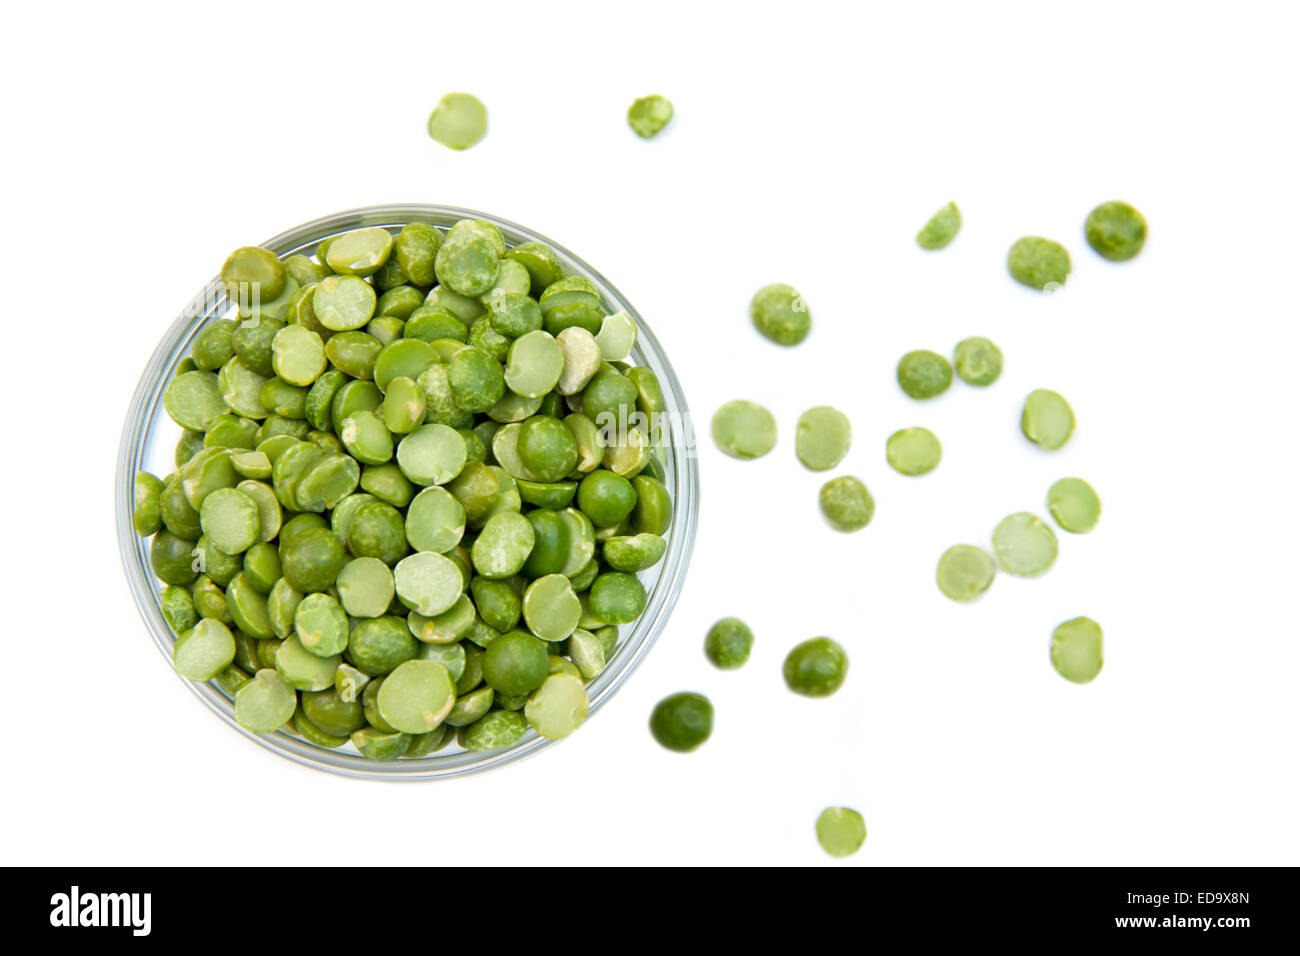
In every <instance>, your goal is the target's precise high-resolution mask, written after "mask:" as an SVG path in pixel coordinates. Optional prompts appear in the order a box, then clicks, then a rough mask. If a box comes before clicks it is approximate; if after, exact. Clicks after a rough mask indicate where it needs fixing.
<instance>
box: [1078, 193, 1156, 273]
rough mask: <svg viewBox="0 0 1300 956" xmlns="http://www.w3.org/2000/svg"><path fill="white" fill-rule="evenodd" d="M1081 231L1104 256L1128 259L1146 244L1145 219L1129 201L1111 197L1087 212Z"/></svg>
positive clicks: (1105, 257)
mask: <svg viewBox="0 0 1300 956" xmlns="http://www.w3.org/2000/svg"><path fill="white" fill-rule="evenodd" d="M1083 233H1084V237H1085V238H1086V239H1087V240H1088V245H1090V246H1092V248H1093V249H1094V250H1095V251H1096V253H1097V254H1098V255H1099V256H1101V257H1102V258H1103V259H1109V260H1110V261H1111V262H1127V261H1128V260H1129V259H1132V258H1133V257H1134V256H1136V255H1137V254H1138V253H1139V252H1141V251H1142V247H1143V246H1144V245H1146V241H1147V221H1146V218H1145V217H1144V216H1143V215H1142V213H1140V212H1138V211H1137V210H1136V209H1134V208H1133V207H1132V206H1130V205H1129V204H1128V203H1126V202H1120V201H1119V200H1112V201H1111V202H1104V203H1102V204H1101V205H1100V206H1098V207H1097V208H1096V209H1094V210H1093V211H1092V212H1090V213H1088V219H1087V221H1086V222H1085V223H1084V225H1083Z"/></svg>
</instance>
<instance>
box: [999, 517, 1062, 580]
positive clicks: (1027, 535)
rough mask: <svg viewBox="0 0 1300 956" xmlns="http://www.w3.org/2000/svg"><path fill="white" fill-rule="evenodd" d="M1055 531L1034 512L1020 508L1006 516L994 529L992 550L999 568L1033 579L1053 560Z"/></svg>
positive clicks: (1054, 555)
mask: <svg viewBox="0 0 1300 956" xmlns="http://www.w3.org/2000/svg"><path fill="white" fill-rule="evenodd" d="M1056 550H1057V546H1056V534H1055V532H1053V531H1052V529H1051V527H1049V526H1048V524H1047V522H1045V521H1043V520H1042V519H1041V518H1039V517H1038V516H1037V515H1033V514H1030V513H1029V512H1027V511H1020V512H1017V513H1016V514H1013V515H1008V516H1007V517H1005V518H1003V519H1002V520H1001V521H1000V522H998V526H997V527H996V528H995V529H993V553H994V554H995V555H996V556H997V559H998V564H1000V565H1001V566H1002V570H1003V571H1006V572H1007V573H1008V574H1014V575H1016V576H1017V577H1022V578H1032V577H1036V576H1038V575H1040V574H1043V573H1044V572H1046V571H1047V570H1048V569H1049V568H1050V567H1051V566H1052V565H1053V564H1054V563H1055V562H1056Z"/></svg>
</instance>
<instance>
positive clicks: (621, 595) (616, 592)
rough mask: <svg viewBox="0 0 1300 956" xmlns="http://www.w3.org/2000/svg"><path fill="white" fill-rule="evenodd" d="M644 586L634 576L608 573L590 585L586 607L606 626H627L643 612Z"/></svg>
mask: <svg viewBox="0 0 1300 956" xmlns="http://www.w3.org/2000/svg"><path fill="white" fill-rule="evenodd" d="M645 604H646V593H645V586H644V585H642V584H641V582H640V581H639V580H638V579H637V576H636V575H635V574H628V573H626V572H624V571H608V572H606V573H605V574H602V575H600V576H599V577H598V578H596V580H595V581H594V582H593V583H592V585H591V591H590V593H589V594H588V606H589V607H590V608H591V613H592V614H594V615H595V616H596V617H598V618H600V620H602V621H604V622H605V623H606V624H628V623H630V622H632V621H635V620H636V619H637V618H638V617H640V616H641V612H642V611H644V610H645Z"/></svg>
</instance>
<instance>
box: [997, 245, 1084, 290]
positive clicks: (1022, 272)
mask: <svg viewBox="0 0 1300 956" xmlns="http://www.w3.org/2000/svg"><path fill="white" fill-rule="evenodd" d="M1007 271H1009V272H1010V273H1011V278H1013V279H1015V280H1016V281H1017V282H1019V283H1020V284H1021V285H1027V286H1029V288H1031V289H1038V290H1039V291H1040V292H1054V291H1055V290H1057V289H1059V288H1060V287H1061V286H1063V285H1065V280H1066V279H1068V278H1069V277H1070V254H1069V253H1068V252H1066V251H1065V246H1063V245H1061V244H1060V243H1059V242H1054V241H1052V240H1051V239H1044V238H1043V237H1041V236H1025V237H1023V238H1021V239H1017V240H1016V242H1015V245H1013V246H1012V247H1011V251H1010V252H1008V253H1007Z"/></svg>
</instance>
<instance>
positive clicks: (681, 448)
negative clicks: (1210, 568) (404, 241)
mask: <svg viewBox="0 0 1300 956" xmlns="http://www.w3.org/2000/svg"><path fill="white" fill-rule="evenodd" d="M466 218H470V219H483V220H486V221H488V222H491V223H493V224H494V225H496V226H497V228H499V229H500V230H501V232H502V234H503V235H504V236H505V239H506V242H507V243H508V244H509V245H511V246H514V245H516V244H518V243H520V242H528V241H534V242H540V243H544V244H545V245H546V246H548V247H549V248H550V249H552V250H553V251H554V252H555V254H556V256H557V257H558V258H559V260H560V262H561V263H562V264H563V265H564V267H565V268H566V269H568V270H569V271H571V272H574V273H576V274H578V275H582V276H585V277H586V278H588V279H590V280H591V281H592V282H593V283H594V284H595V286H596V288H597V290H598V291H599V292H600V295H601V299H602V301H603V303H604V304H605V305H606V306H608V307H611V308H612V309H615V310H617V309H625V310H626V311H627V312H628V313H629V314H630V315H631V316H633V318H634V319H635V320H636V322H637V326H638V329H639V334H638V340H637V346H636V349H635V351H634V353H633V358H634V359H635V360H636V361H637V363H638V364H644V365H647V366H649V367H650V368H651V369H652V370H653V371H654V372H655V374H656V376H657V377H658V379H659V383H660V385H661V387H662V388H663V391H664V396H665V398H666V401H667V405H668V408H669V410H670V412H671V413H674V416H675V417H673V418H670V420H669V429H668V430H669V434H670V441H669V442H668V443H667V444H666V448H667V451H668V454H669V458H670V462H669V466H670V467H669V469H668V470H669V477H670V485H671V487H670V489H669V490H670V492H671V493H672V496H673V510H674V517H673V526H672V528H671V529H670V533H669V544H668V550H667V553H666V554H665V556H664V558H663V561H662V563H661V568H660V570H659V574H658V578H657V580H656V581H655V582H654V585H653V586H652V588H651V589H650V593H649V596H648V600H647V604H646V610H645V612H644V613H643V614H642V615H641V617H640V618H638V619H637V621H636V622H634V626H633V629H632V631H631V633H630V634H626V635H623V636H621V639H620V643H619V649H618V652H617V654H616V655H615V657H614V659H613V660H612V661H611V662H610V664H609V666H607V667H606V669H605V670H604V671H603V672H602V673H601V674H600V675H599V676H598V677H597V678H596V679H595V680H594V681H593V682H592V683H591V684H590V686H589V688H588V689H589V691H590V695H591V710H590V713H589V717H588V719H590V717H591V715H594V714H595V712H596V711H597V710H599V709H600V707H601V706H602V705H603V704H604V703H605V702H606V701H608V700H609V699H610V697H612V696H613V694H614V693H615V692H616V691H617V690H618V688H619V687H621V686H622V684H623V682H624V681H625V680H627V678H628V677H629V676H630V675H631V673H632V671H633V670H635V669H636V667H637V665H638V664H639V663H640V662H641V660H642V658H643V657H644V656H645V654H646V653H647V652H648V651H649V650H650V648H651V646H652V645H653V644H654V642H655V640H656V639H657V638H658V636H659V634H660V633H661V632H662V631H663V629H664V627H665V625H666V624H667V621H668V617H669V615H670V614H671V613H672V610H673V607H674V605H675V604H676V602H677V597H678V595H679V594H680V592H681V587H682V585H683V583H684V582H685V578H686V570H687V566H688V564H689V563H690V556H691V550H692V548H693V546H694V543H695V531H696V523H697V517H698V501H699V474H698V470H697V463H696V460H695V455H694V448H693V436H692V435H691V434H689V431H690V424H689V423H690V416H689V410H688V408H687V405H686V398H685V395H684V394H683V392H682V387H681V383H680V382H679V381H678V379H677V376H676V374H675V372H674V371H673V369H672V366H671V365H670V364H669V363H668V359H667V356H666V355H665V353H664V351H663V348H662V347H661V346H660V344H659V342H658V340H657V339H656V338H655V336H654V333H653V332H652V331H651V329H650V328H649V326H648V325H647V324H646V323H645V321H644V320H643V319H642V318H641V316H640V315H639V314H638V313H637V311H636V310H635V309H634V308H633V307H632V305H631V303H629V302H628V301H627V300H626V299H625V298H624V297H623V295H622V293H620V292H619V291H618V290H617V289H616V288H615V287H614V286H613V285H612V284H610V282H609V281H608V280H607V279H605V278H604V276H602V275H601V274H600V273H599V272H597V271H596V270H595V269H593V268H592V267H591V266H590V265H588V264H587V263H586V262H585V261H584V260H582V259H581V258H579V257H578V256H576V255H574V254H573V253H572V252H570V251H569V250H567V249H565V248H564V247H563V246H561V245H560V244H558V243H557V242H555V241H554V240H552V239H548V238H547V237H546V236H543V235H541V234H540V233H536V232H534V231H532V230H531V229H527V228H525V227H524V226H520V225H518V224H516V223H513V222H510V221H509V220H505V219H501V218H500V217H498V216H494V215H491V214H488V213H484V212H479V211H477V210H472V209H462V208H458V207H455V206H441V205H425V204H392V205H382V206H365V207H360V208H357V209H350V210H346V211H344V212H340V213H336V214H334V215H331V216H325V217H323V218H321V219H316V220H313V221H312V222H308V223H304V224H303V225H300V226H297V227H295V228H293V229H290V230H288V231H287V232H283V233H281V234H280V235H278V236H275V237H273V238H271V239H268V240H267V241H266V242H263V243H261V245H262V246H263V247H264V248H267V249H270V250H271V251H273V252H275V253H276V254H277V255H280V256H286V255H290V254H293V253H295V252H299V251H304V250H305V251H310V250H311V249H312V248H314V247H315V245H316V244H317V243H318V242H320V241H321V240H323V239H326V238H328V237H329V236H333V235H337V234H338V233H340V232H345V231H347V230H349V229H356V228H359V227H361V226H371V225H379V226H389V227H393V226H400V225H402V224H405V223H407V222H411V221H417V220H418V221H423V222H431V223H434V224H436V225H439V226H443V227H446V226H449V225H451V224H452V223H454V222H455V221H457V220H459V219H466ZM228 306H229V303H228V302H227V300H225V298H224V293H223V292H222V287H221V283H220V281H219V278H218V277H214V278H212V279H211V280H210V281H209V282H208V283H207V285H206V286H204V288H203V290H202V291H200V292H199V294H198V295H197V296H195V298H194V299H193V300H192V301H191V302H190V304H189V305H188V306H187V307H186V308H185V309H184V310H183V311H182V312H181V314H180V315H179V316H178V317H177V318H176V320H175V321H174V322H173V323H172V325H171V327H170V328H169V329H168V330H167V332H166V333H165V334H164V336H163V338H162V340H161V341H160V342H159V343H158V346H157V348H156V349H155V350H154V352H153V355H152V356H151V357H150V359H149V363H148V365H147V366H146V368H145V371H144V374H143V375H142V376H141V377H140V381H139V384H138V385H137V386H136V389H135V393H134V394H133V395H132V397H131V404H130V407H129V409H128V411H127V416H126V422H125V424H124V426H123V429H122V440H121V445H120V447H119V450H118V459H117V477H116V487H115V494H116V497H117V501H116V514H117V537H118V545H119V548H120V551H121V556H122V565H123V569H124V571H125V573H126V578H127V583H128V585H129V586H130V589H131V593H132V596H133V598H134V599H135V604H136V608H137V609H138V610H139V612H140V616H141V618H142V619H143V620H144V623H145V626H146V628H147V629H148V630H149V634H150V636H151V637H152V638H153V641H154V644H155V645H156V646H157V648H158V651H159V652H160V653H161V654H162V655H163V657H164V658H165V659H166V661H167V664H168V667H169V668H170V666H171V654H172V642H173V640H174V636H173V635H172V632H171V629H170V628H169V627H168V625H167V622H166V620H165V619H164V618H163V616H162V611H161V608H160V606H159V603H158V593H159V592H158V585H157V582H156V579H155V578H154V576H153V572H152V569H151V568H150V566H149V558H148V547H147V543H146V541H145V539H143V538H140V537H139V536H138V535H137V534H136V533H135V530H134V528H133V526H132V515H131V512H132V503H131V499H132V484H133V479H134V476H135V474H136V473H137V472H138V471H140V470H141V467H142V463H143V461H144V459H145V458H146V457H147V455H148V453H149V451H150V448H151V445H152V442H153V439H154V434H153V433H154V428H153V425H154V423H155V422H157V421H158V420H159V416H160V415H162V414H165V413H163V412H162V411H161V401H162V389H163V386H164V385H165V384H166V381H167V379H168V378H169V377H170V375H171V372H172V370H173V369H174V368H175V366H176V363H177V362H179V361H180V359H181V358H182V357H184V356H185V355H186V354H188V351H189V347H190V344H191V343H192V341H193V339H194V337H195V335H196V334H197V333H198V331H199V329H201V328H202V327H203V326H204V325H205V324H206V323H207V322H208V321H209V320H210V319H212V318H215V317H216V316H218V315H221V314H223V313H224V312H225V311H226V310H227V309H228ZM682 423H685V425H684V426H683V424H682ZM683 428H684V429H685V431H686V432H687V434H685V435H683ZM624 626H625V627H626V625H624ZM173 673H174V672H173ZM176 679H177V680H181V681H183V682H184V683H185V684H186V685H187V686H188V687H189V689H190V691H191V692H192V693H193V694H194V695H195V696H196V697H198V699H199V700H201V701H202V702H203V703H204V704H205V705H206V706H207V708H208V709H209V710H211V711H212V712H213V713H215V714H216V715H217V716H218V717H220V718H221V719H222V720H224V721H225V722H226V723H227V724H229V725H230V726H231V727H233V728H234V729H235V730H237V731H239V732H240V733H241V734H243V735H244V736H245V737H248V738H249V739H251V740H253V741H254V742H256V743H257V744H259V745H260V746H262V747H264V748H266V749H267V750H270V751H272V752H274V753H277V754H279V755H280V756H282V757H286V758H288V759H290V760H292V761H294V762H296V763H299V764H302V765H304V766H308V767H313V768H316V769H319V770H325V771H329V772H332V773H338V774H342V775H345V776H351V777H363V778H371V779H383V780H430V779H442V778H447V777H454V776H462V775H466V774H471V773H480V772H483V771H486V770H491V769H494V768H496V767H501V766H504V765H506V764H508V763H512V762H514V761H517V760H521V759H523V758H524V757H527V756H531V755H532V754H535V753H537V752H538V751H540V750H542V749H544V748H546V747H548V746H550V745H551V744H552V743H555V742H556V741H550V740H546V739H545V738H543V737H540V736H538V735H537V734H536V733H535V732H533V731H532V730H531V729H530V730H529V731H528V734H527V735H526V736H525V738H524V739H523V740H522V741H521V742H520V743H519V744H517V745H515V746H513V747H510V748H507V749H504V750H500V751H495V752H490V753H474V752H469V751H466V752H462V753H452V754H437V753H435V754H432V755H430V756H427V757H420V758H413V759H400V760H396V761H392V762H377V761H372V760H368V759H366V758H365V757H362V756H360V755H359V754H355V753H351V752H347V751H342V750H327V749H325V748H322V747H317V746H315V745H313V744H309V743H307V742H305V741H303V740H300V739H298V738H296V737H293V736H290V735H289V734H286V733H284V732H276V733H274V734H254V733H252V732H250V731H247V730H245V729H244V728H243V727H240V726H239V724H238V723H236V722H235V718H234V709H233V707H232V705H231V702H230V700H229V699H228V698H227V697H226V696H225V695H224V694H223V693H222V692H221V691H220V690H218V689H217V688H216V687H214V686H213V685H212V684H211V683H207V682H204V683H200V682H197V681H191V680H187V679H185V678H183V677H181V676H180V675H179V674H177V675H176ZM581 732H582V731H581V730H579V731H578V733H581Z"/></svg>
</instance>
